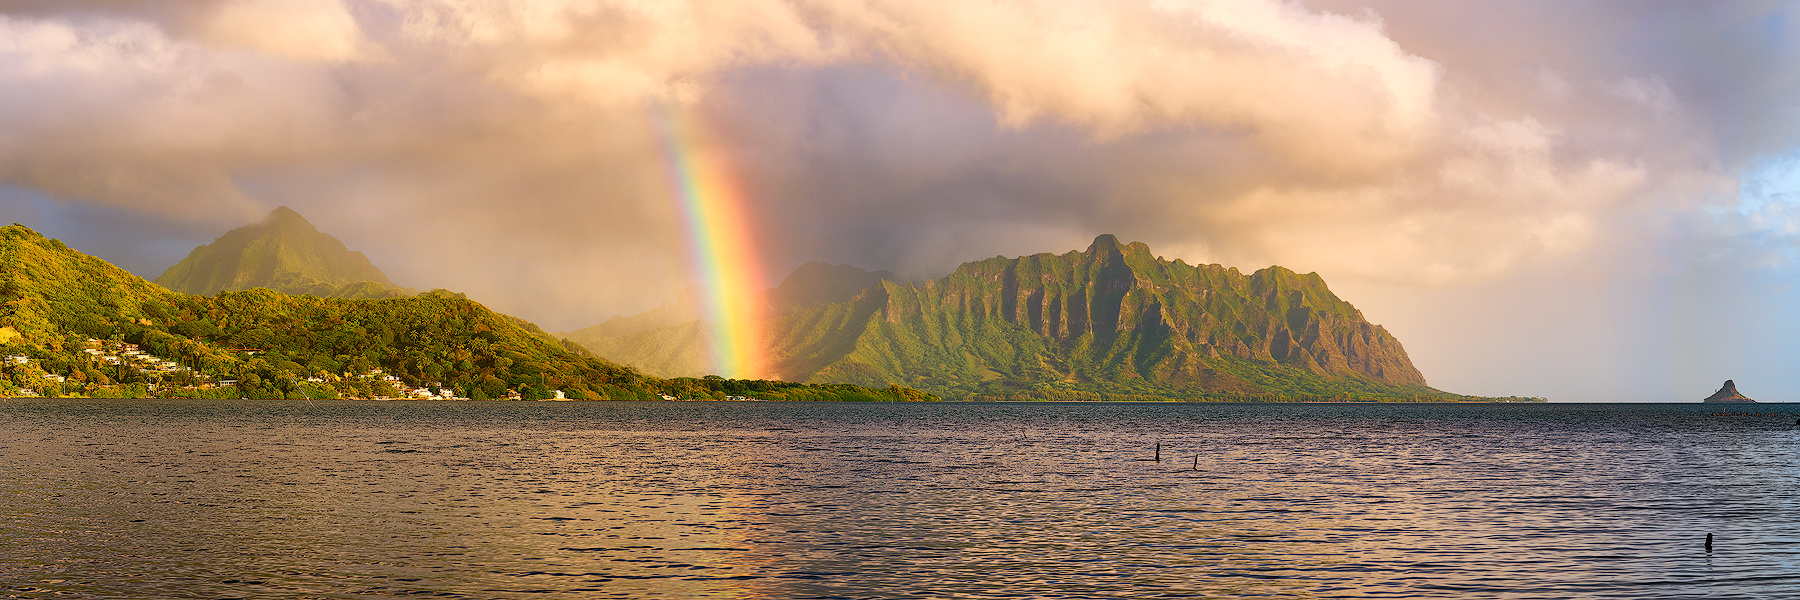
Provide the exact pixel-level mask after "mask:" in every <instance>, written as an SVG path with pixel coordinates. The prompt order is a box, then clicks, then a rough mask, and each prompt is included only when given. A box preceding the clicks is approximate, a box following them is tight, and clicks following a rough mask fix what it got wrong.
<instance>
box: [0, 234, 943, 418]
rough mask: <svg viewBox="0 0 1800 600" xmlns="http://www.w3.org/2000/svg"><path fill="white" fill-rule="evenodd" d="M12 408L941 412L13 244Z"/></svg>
mask: <svg viewBox="0 0 1800 600" xmlns="http://www.w3.org/2000/svg"><path fill="white" fill-rule="evenodd" d="M0 359H3V360H0V374H3V375H4V377H0V396H86V397H146V396H157V397H214V398H238V397H244V398H296V399H298V398H314V399H318V398H379V397H393V398H404V397H426V396H430V397H439V398H469V399H476V400H480V399H495V400H499V399H523V400H534V399H548V398H553V397H556V396H557V395H559V394H560V395H562V396H563V397H566V398H569V399H596V400H598V399H611V400H654V399H662V398H674V399H690V398H699V399H715V398H716V399H723V398H725V397H727V396H751V397H756V398H760V399H768V400H933V399H935V398H933V397H930V396H928V395H925V394H921V393H919V392H917V391H914V390H910V389H905V388H898V387H891V386H883V387H884V388H885V389H879V390H875V389H867V388H862V387H857V386H849V385H836V386H830V385H802V384H795V383H788V382H778V381H739V380H725V379H718V378H711V379H674V380H668V379H662V378H657V377H651V376H647V375H644V374H642V373H640V372H638V371H637V370H635V369H631V368H627V367H624V366H621V365H619V364H617V363H613V362H611V361H607V360H604V359H600V358H596V357H594V356H592V355H591V354H589V353H588V352H587V351H586V350H584V349H581V348H580V347H578V346H576V345H574V344H572V343H567V342H560V341H556V340H554V338H551V337H550V336H549V335H548V334H545V333H544V332H543V331H542V330H541V329H538V328H537V327H536V326H534V325H531V324H529V323H526V322H524V321H523V320H520V319H517V318H514V317H509V316H506V315H502V314H499V313H496V312H493V311H491V310H488V309H487V308H486V307H484V306H482V305H481V304H479V303H477V302H474V301H471V300H469V299H467V298H464V297H462V296H461V295H460V294H454V293H450V292H446V291H443V290H436V291H432V292H427V293H424V294H421V295H419V296H416V297H400V298H383V299H343V298H321V297H317V296H310V295H287V294H281V293H277V292H274V291H272V290H268V289H263V288H257V289H250V290H244V291H234V292H224V293H220V294H218V295H217V296H199V295H190V294H182V293H177V292H173V291H170V290H168V289H166V288H164V287H162V286H159V285H156V284H154V283H151V282H149V281H145V280H144V279H142V278H140V277H137V276H136V275H132V274H131V273H129V272H126V271H124V270H123V269H120V268H118V267H115V266H113V265H111V264H109V263H107V262H105V261H103V260H100V259H98V258H94V257H91V256H87V255H84V254H81V253H80V252H77V251H75V250H73V249H70V248H68V247H67V246H65V245H64V244H63V243H62V242H60V241H58V240H54V239H48V238H45V237H43V236H42V235H40V234H38V233H37V232H35V231H32V230H30V229H28V228H26V227H24V226H21V225H12V226H8V227H3V228H0Z"/></svg>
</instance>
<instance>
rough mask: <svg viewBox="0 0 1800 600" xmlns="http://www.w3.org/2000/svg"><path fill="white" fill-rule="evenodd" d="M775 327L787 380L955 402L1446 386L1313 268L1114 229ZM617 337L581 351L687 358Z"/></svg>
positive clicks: (782, 320)
mask: <svg viewBox="0 0 1800 600" xmlns="http://www.w3.org/2000/svg"><path fill="white" fill-rule="evenodd" d="M689 327H693V326H692V325H689ZM694 329H695V330H698V329H701V328H697V327H695V328H694ZM770 332H771V339H772V348H771V349H770V352H771V355H772V357H773V358H774V364H775V365H776V368H777V370H778V372H779V373H780V375H781V377H782V378H783V379H788V380H793V381H812V382H842V383H855V384H858V385H887V384H889V383H900V384H904V385H910V386H913V387H917V388H920V389H924V390H928V391H931V392H933V393H937V394H939V395H944V396H946V397H952V398H964V397H981V396H1005V397H1012V396H1031V397H1046V398H1071V399H1073V398H1092V397H1095V396H1096V395H1099V396H1114V397H1116V396H1131V395H1151V396H1162V397H1194V396H1202V395H1206V396H1258V395H1282V396H1289V397H1343V396H1354V397H1363V396H1434V397H1441V396H1447V394H1444V393H1442V392H1438V391H1437V390H1432V389H1431V388H1429V387H1426V383H1425V378H1424V376H1422V375H1421V374H1420V373H1419V371H1418V369H1416V368H1414V367H1413V365H1412V361H1411V360H1410V359H1409V358H1408V357H1407V355H1406V350H1405V349H1404V348H1402V347H1401V345H1400V342H1399V340H1396V339H1395V338H1394V336H1392V335H1391V334H1389V333H1388V332H1387V330H1385V329H1383V328H1381V327H1380V326H1377V325H1373V324H1371V323H1369V322H1368V321H1367V320H1365V319H1364V318H1363V315H1362V313H1361V312H1360V311H1358V310H1357V309H1356V308H1355V307H1354V306H1351V305H1350V303H1348V302H1345V301H1343V300H1341V299H1339V298H1338V297H1337V296H1336V295H1334V294H1332V293H1331V291H1330V290H1329V289H1328V288H1327V287H1326V286H1325V282H1324V280H1323V279H1321V278H1320V277H1319V276H1318V275H1317V274H1306V275H1300V274H1297V273H1294V272H1293V271H1289V270H1287V269H1284V268H1281V267H1269V268H1267V269H1263V270H1261V271H1257V272H1256V273H1253V274H1250V275H1244V274H1241V273H1239V272H1238V271H1237V270H1236V269H1229V268H1225V267H1221V266H1219V265H1188V264H1186V263H1184V262H1182V261H1179V260H1177V261H1173V262H1171V261H1165V260H1162V259H1159V258H1157V257H1155V256H1154V255H1153V254H1151V251H1150V248H1149V247H1148V246H1145V245H1144V244H1142V243H1133V244H1129V245H1127V244H1122V243H1120V242H1119V241H1118V239H1117V238H1115V237H1113V236H1111V235H1102V236H1100V237H1099V238H1097V239H1095V240H1094V243H1093V244H1092V245H1090V246H1089V247H1088V249H1087V250H1085V251H1076V252H1069V253H1066V254H1061V255H1053V254H1037V255H1033V256H1026V257H1021V258H1004V257H996V258H992V259H987V260H983V261H978V262H972V263H965V264H963V265H962V266H961V267H959V268H958V269H957V270H956V271H955V272H954V273H951V274H950V275H948V276H946V277H944V278H942V279H938V280H935V281H927V282H924V283H920V284H901V283H895V282H893V281H887V280H882V281H879V282H878V283H877V284H875V285H871V286H867V287H865V288H864V289H863V291H861V292H860V293H857V294H856V295H855V296H854V297H853V298H851V299H849V300H844V301H837V302H828V303H824V304H819V305H815V306H811V307H808V308H801V309H798V310H793V311H790V312H788V313H786V314H782V315H780V316H778V317H776V318H775V319H774V320H773V322H772V323H771V327H770ZM682 334H686V336H688V339H691V340H695V341H703V340H701V339H700V338H699V337H698V336H694V335H693V334H694V330H687V331H683V330H680V329H678V328H663V329H659V330H652V331H646V332H640V333H638V334H637V335H639V336H658V337H657V339H656V341H658V342H659V343H658V344H656V345H646V346H644V347H643V348H644V349H646V350H648V349H650V348H654V349H655V351H656V352H655V353H659V354H661V355H665V356H666V355H670V354H672V353H673V350H674V349H677V348H680V347H681V344H680V343H679V340H678V339H677V338H679V337H682ZM615 341H617V342H621V343H620V344H616V345H613V346H611V347H595V346H590V348H592V349H594V350H595V351H596V353H598V354H601V355H603V356H609V357H612V358H614V359H615V360H620V361H622V362H626V363H628V364H637V365H639V366H640V367H642V368H645V369H647V370H650V371H652V372H664V371H662V370H661V367H667V366H679V367H684V368H692V366H693V365H692V361H685V364H681V365H672V364H654V363H655V361H654V360H652V361H650V363H652V364H646V363H643V362H634V360H633V359H634V358H653V359H654V358H655V357H652V356H641V357H633V356H626V355H621V354H620V353H619V352H618V351H619V350H621V349H623V348H621V346H623V345H624V344H623V342H628V341H641V340H624V339H617V340H615ZM628 354H629V353H628ZM640 354H652V353H650V352H644V353H640ZM668 374H689V373H668Z"/></svg>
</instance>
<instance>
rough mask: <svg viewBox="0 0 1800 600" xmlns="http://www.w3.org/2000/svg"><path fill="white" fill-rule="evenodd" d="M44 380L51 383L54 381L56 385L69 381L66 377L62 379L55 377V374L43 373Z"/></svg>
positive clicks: (61, 377) (59, 376) (58, 376)
mask: <svg viewBox="0 0 1800 600" xmlns="http://www.w3.org/2000/svg"><path fill="white" fill-rule="evenodd" d="M44 379H48V380H51V381H54V382H57V383H62V382H65V381H68V380H69V379H68V378H67V377H63V376H61V375H57V374H55V373H45V374H44Z"/></svg>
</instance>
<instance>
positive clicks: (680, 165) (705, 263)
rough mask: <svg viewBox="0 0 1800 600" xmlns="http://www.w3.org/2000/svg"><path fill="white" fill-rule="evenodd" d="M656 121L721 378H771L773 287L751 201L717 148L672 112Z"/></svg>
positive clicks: (657, 116)
mask: <svg viewBox="0 0 1800 600" xmlns="http://www.w3.org/2000/svg"><path fill="white" fill-rule="evenodd" d="M651 120H652V121H654V122H655V124H656V129H657V133H658V138H659V139H660V140H661V142H662V150H663V155H664V158H665V164H666V165H667V167H668V174H669V180H670V187H671V188H672V191H673V192H674V196H675V200H676V204H678V205H679V206H678V210H679V211H680V213H681V218H682V221H683V222H684V223H685V224H686V227H685V229H684V231H685V232H686V234H687V242H688V248H689V259H690V260H691V261H692V267H693V269H694V272H695V274H696V275H698V276H699V278H700V280H701V288H702V294H701V295H702V296H703V298H701V305H702V310H703V311H704V314H703V315H702V318H703V319H705V321H706V322H707V324H708V326H709V327H711V330H712V331H711V333H712V351H713V358H714V362H713V364H714V365H715V366H716V367H717V368H718V370H719V371H718V374H719V375H723V376H725V377H728V378H732V379H760V378H764V377H768V376H769V369H768V363H767V358H766V356H765V349H766V348H767V347H768V346H767V345H766V343H765V342H764V339H765V338H764V336H765V333H764V330H763V319H764V317H765V316H766V315H765V314H764V311H765V303H764V300H763V291H764V290H766V289H767V287H766V286H765V283H766V279H765V278H764V277H763V273H762V267H761V265H760V264H759V261H758V259H759V258H760V257H761V254H760V253H758V251H757V247H756V241H755V240H754V239H752V236H751V235H750V218H749V211H748V208H747V206H746V203H747V200H748V199H747V198H746V197H745V195H744V193H743V190H742V188H741V187H740V186H739V185H738V182H737V180H736V179H734V178H733V177H732V172H731V170H730V168H728V164H727V162H726V160H725V157H724V156H722V155H721V153H719V152H718V150H717V148H718V146H717V144H713V143H710V141H709V140H707V139H704V138H702V137H701V136H700V135H699V133H698V132H696V131H695V130H694V129H693V128H691V127H688V126H687V124H686V123H684V122H683V120H682V119H680V118H679V117H678V116H677V115H675V114H673V113H672V111H671V110H669V109H667V108H658V109H656V110H655V114H654V116H653V118H652V119H651Z"/></svg>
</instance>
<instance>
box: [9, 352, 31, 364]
mask: <svg viewBox="0 0 1800 600" xmlns="http://www.w3.org/2000/svg"><path fill="white" fill-rule="evenodd" d="M6 362H7V364H13V365H22V364H25V363H28V362H31V357H29V356H25V355H23V354H11V355H8V356H7V357H6Z"/></svg>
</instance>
